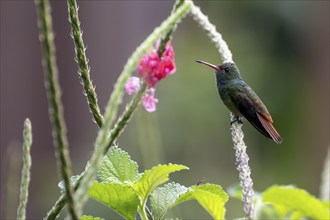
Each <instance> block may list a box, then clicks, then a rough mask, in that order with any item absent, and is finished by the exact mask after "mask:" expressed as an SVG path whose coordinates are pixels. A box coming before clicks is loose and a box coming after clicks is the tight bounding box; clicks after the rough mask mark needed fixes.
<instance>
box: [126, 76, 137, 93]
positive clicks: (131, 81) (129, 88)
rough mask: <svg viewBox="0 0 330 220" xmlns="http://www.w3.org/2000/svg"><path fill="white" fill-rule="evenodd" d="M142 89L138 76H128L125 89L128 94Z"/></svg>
mask: <svg viewBox="0 0 330 220" xmlns="http://www.w3.org/2000/svg"><path fill="white" fill-rule="evenodd" d="M139 89H140V78H138V77H136V76H131V77H130V78H128V80H127V82H126V85H125V90H126V93H127V94H128V95H132V94H134V93H137V92H138V91H139Z"/></svg>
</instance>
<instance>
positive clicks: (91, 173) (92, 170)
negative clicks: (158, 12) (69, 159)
mask: <svg viewBox="0 0 330 220" xmlns="http://www.w3.org/2000/svg"><path fill="white" fill-rule="evenodd" d="M190 7H191V3H190V2H186V1H185V2H184V3H183V4H182V5H181V6H180V7H179V8H178V9H177V10H176V11H175V12H174V13H172V14H171V15H170V16H169V17H168V18H167V19H166V20H165V21H164V22H163V23H162V24H161V25H160V26H159V27H157V28H156V29H155V30H154V31H153V33H151V34H150V35H149V37H148V38H147V39H146V40H145V41H144V42H143V43H142V44H141V45H140V46H139V47H138V48H137V49H136V50H135V52H134V53H133V54H132V56H131V57H130V59H129V60H128V61H127V63H126V65H125V67H124V69H123V72H122V73H121V75H120V76H119V78H118V80H117V82H116V84H115V88H114V91H113V93H112V95H111V97H110V99H109V101H108V104H107V108H106V111H105V114H104V122H103V125H102V128H101V129H100V131H99V133H98V137H97V139H96V143H95V145H94V146H95V151H94V154H93V156H92V158H91V160H90V163H89V164H90V166H86V169H85V171H84V172H83V174H81V176H82V178H81V179H79V180H78V181H77V183H76V185H75V189H77V188H78V184H79V186H81V187H79V188H78V190H77V193H76V198H77V199H79V201H80V202H81V203H80V205H81V206H80V207H79V208H82V206H83V203H85V202H86V200H87V198H88V194H87V193H86V192H87V190H88V189H89V187H90V185H91V182H92V181H93V179H94V178H95V174H96V171H97V169H98V167H99V165H100V162H101V161H102V157H103V156H104V155H105V154H106V152H107V151H108V149H109V148H110V147H111V145H112V144H113V142H114V141H115V140H116V139H117V137H118V136H119V135H120V134H121V132H122V131H123V129H124V128H125V126H126V124H127V122H128V120H129V119H130V118H131V116H132V114H133V112H134V111H135V109H136V107H137V106H138V104H139V102H140V100H141V98H142V95H143V93H144V91H145V90H146V85H145V84H143V85H142V87H141V89H140V91H139V92H138V93H137V94H136V95H135V96H134V98H133V99H132V101H131V102H130V103H129V104H128V105H127V107H126V109H125V111H124V112H123V114H122V115H121V116H120V117H119V119H118V120H117V122H116V124H115V125H114V128H113V129H112V130H111V132H110V136H109V132H108V131H109V130H110V127H111V125H112V123H113V120H114V118H115V116H116V115H117V110H118V106H119V105H120V103H121V100H122V96H123V92H124V86H125V83H126V81H127V79H128V78H129V76H130V75H131V73H132V72H133V71H134V70H135V68H136V66H137V64H138V61H139V60H140V58H141V57H142V56H143V55H144V54H145V53H146V52H148V50H149V48H150V47H151V46H152V45H153V44H154V43H155V42H156V40H157V39H159V38H160V37H161V35H162V34H163V33H164V32H165V33H166V32H167V31H169V30H171V28H173V26H175V25H176V24H177V23H179V22H180V21H181V19H182V18H183V17H184V16H185V15H186V14H187V13H188V12H189V10H190ZM65 203H66V201H65V197H64V196H61V197H60V198H59V199H58V200H57V201H56V203H55V205H54V206H53V207H52V209H51V210H50V211H49V212H48V213H47V216H46V217H45V219H55V218H56V217H57V215H58V213H59V212H60V211H61V209H62V208H63V207H64V205H65Z"/></svg>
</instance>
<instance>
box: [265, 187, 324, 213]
mask: <svg viewBox="0 0 330 220" xmlns="http://www.w3.org/2000/svg"><path fill="white" fill-rule="evenodd" d="M263 201H264V202H269V203H272V204H276V205H281V206H284V207H286V208H288V209H291V210H292V211H295V212H300V213H302V214H303V216H305V217H310V218H314V219H329V217H330V211H329V209H328V208H326V207H325V206H324V204H323V202H322V201H321V200H319V199H317V198H315V197H314V196H312V195H311V194H309V193H308V192H307V191H305V190H302V189H298V188H294V187H292V186H289V187H288V186H272V187H270V188H268V189H267V190H266V191H265V192H264V193H263Z"/></svg>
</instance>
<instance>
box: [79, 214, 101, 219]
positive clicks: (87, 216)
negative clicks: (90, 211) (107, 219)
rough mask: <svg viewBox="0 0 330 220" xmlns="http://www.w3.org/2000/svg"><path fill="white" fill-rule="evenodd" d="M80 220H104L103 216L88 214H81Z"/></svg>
mask: <svg viewBox="0 0 330 220" xmlns="http://www.w3.org/2000/svg"><path fill="white" fill-rule="evenodd" d="M81 220H104V218H100V217H93V216H90V215H83V216H81Z"/></svg>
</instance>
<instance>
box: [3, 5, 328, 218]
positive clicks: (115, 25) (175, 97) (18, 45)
mask: <svg viewBox="0 0 330 220" xmlns="http://www.w3.org/2000/svg"><path fill="white" fill-rule="evenodd" d="M78 3H79V6H80V10H79V13H80V14H79V15H80V19H81V23H82V29H83V31H84V35H83V37H84V41H85V43H86V45H87V46H88V48H87V56H88V58H89V61H90V62H89V63H90V66H91V76H92V79H93V81H94V84H95V85H96V92H97V94H98V97H99V105H100V107H101V109H102V110H103V109H104V107H105V104H106V103H107V100H108V98H109V96H110V94H111V92H112V90H113V85H114V82H115V80H116V79H117V77H118V75H119V74H120V72H121V70H122V68H123V66H124V64H125V63H126V61H127V59H128V58H129V56H130V54H131V53H132V52H133V51H134V50H135V48H136V47H137V46H138V45H139V44H140V43H141V42H142V41H143V40H144V39H145V38H146V37H147V36H148V34H149V33H151V31H152V30H153V29H154V28H155V27H156V26H158V25H159V24H160V23H161V22H162V21H163V20H164V19H165V18H166V17H167V16H168V14H169V13H170V11H171V7H172V2H171V1H79V2H78ZM0 4H1V31H0V34H1V216H0V218H1V219H14V218H15V216H16V207H17V203H18V189H19V183H20V172H21V171H20V169H21V157H22V155H21V154H22V153H21V142H22V127H23V121H24V119H25V118H26V117H29V118H30V119H31V121H32V125H33V145H32V160H33V161H32V181H31V185H30V195H29V202H28V207H27V217H28V219H40V218H42V217H43V216H44V215H45V213H46V211H48V210H49V208H50V207H51V206H52V205H53V203H54V202H55V200H56V199H57V198H58V196H59V194H60V192H59V189H58V187H57V183H58V182H59V178H58V175H57V170H56V163H55V158H54V149H53V146H52V138H51V127H50V122H49V119H48V110H47V99H46V95H45V89H44V83H43V80H44V77H43V72H42V67H41V48H40V43H39V40H38V29H37V22H36V21H37V16H36V9H35V6H34V3H33V1H32V0H31V1H9V0H8V1H7V0H2V1H1V2H0ZM196 4H197V5H199V6H201V9H202V11H203V12H204V13H205V14H207V15H208V16H209V19H210V20H211V22H212V23H214V24H215V25H216V26H217V30H218V31H219V32H220V33H222V35H223V37H224V39H225V40H226V41H227V43H228V45H229V48H230V49H231V51H232V53H233V55H234V60H235V62H236V63H237V65H238V66H239V68H240V70H241V73H242V76H243V78H244V79H245V81H246V82H247V83H249V84H250V85H251V87H252V88H253V89H254V90H255V91H256V92H257V93H258V94H259V96H260V97H261V98H262V100H263V101H264V103H265V104H266V105H267V107H268V109H269V110H270V112H271V114H272V116H273V119H274V121H275V126H276V128H278V131H279V132H280V134H281V135H282V137H283V138H284V143H283V144H281V145H276V144H274V143H273V142H272V141H269V140H267V139H266V138H264V137H263V136H262V135H261V134H259V133H258V132H257V131H256V130H255V129H254V128H253V127H252V126H251V125H250V124H248V123H245V125H244V127H243V129H244V131H245V141H246V144H247V145H248V153H249V156H250V165H251V168H252V178H253V180H254V188H255V190H256V191H263V190H265V189H266V188H267V187H268V186H270V185H272V184H295V185H297V186H298V187H300V188H303V189H306V190H308V191H309V192H310V193H312V194H313V195H315V196H318V194H319V184H320V175H321V172H322V166H323V161H324V158H325V155H326V152H327V148H328V145H329V1H196ZM51 6H52V15H53V25H54V30H55V34H56V38H55V43H56V49H57V64H58V67H59V75H60V76H59V77H60V83H61V86H62V90H63V96H62V100H63V103H64V108H65V109H64V110H65V119H66V122H67V128H68V138H69V142H70V151H71V152H70V155H71V158H72V161H73V169H74V173H80V172H81V171H82V170H83V168H84V166H85V163H86V161H87V159H88V158H89V157H90V156H91V152H92V148H93V147H92V146H93V143H94V140H95V138H96V135H97V131H98V128H97V126H96V124H94V123H93V122H92V120H91V115H90V113H89V110H88V106H87V104H86V100H85V97H84V96H83V94H82V86H81V85H80V80H79V78H78V75H77V65H76V63H75V62H74V60H73V58H74V48H73V42H72V39H71V38H70V25H69V22H68V14H67V6H66V2H65V1H51ZM173 45H174V48H175V52H176V64H177V71H176V74H174V75H172V76H169V77H168V78H167V79H165V80H163V81H162V82H161V83H159V84H158V86H157V91H156V97H157V98H158V99H159V104H158V109H157V111H156V112H154V113H147V112H145V111H144V109H142V108H139V110H138V111H137V113H136V114H135V115H134V118H133V119H132V121H131V122H130V124H129V126H128V127H127V129H126V130H125V132H124V133H123V135H122V136H121V137H120V139H119V141H118V143H119V146H120V147H121V148H123V149H124V150H126V151H128V153H129V154H130V155H131V157H132V159H134V160H135V161H137V162H138V163H139V165H140V171H143V170H144V169H145V168H151V167H152V166H153V165H156V164H158V163H178V164H183V165H186V166H188V167H190V170H189V171H182V172H181V173H175V174H173V175H172V176H171V177H172V179H173V180H174V181H176V182H179V183H181V184H184V185H187V186H190V185H193V184H196V183H197V182H199V181H204V182H211V183H216V184H220V185H221V186H223V187H224V188H227V187H229V186H230V185H232V184H234V183H237V182H238V174H237V171H236V167H235V158H234V150H233V148H232V140H231V135H230V118H229V111H228V110H227V109H226V108H225V106H224V105H223V104H222V103H221V101H220V99H219V97H218V93H217V90H216V87H215V79H214V74H213V71H212V70H210V69H208V68H206V67H205V66H202V65H199V64H197V63H196V62H195V60H196V59H202V60H205V61H208V62H211V63H214V64H220V63H221V60H220V57H219V54H218V52H217V50H216V49H215V48H214V46H213V44H212V43H211V42H210V41H209V39H208V38H207V36H206V35H205V33H204V32H203V31H202V30H201V29H200V28H199V27H198V25H197V24H196V23H195V22H194V21H193V20H192V18H191V17H190V16H188V17H186V18H185V19H184V20H183V22H182V23H181V24H180V25H179V27H178V29H177V31H176V32H175V34H174V38H173ZM128 100H129V98H128V97H126V98H125V102H126V101H128ZM121 109H123V106H122V107H121ZM85 213H86V214H90V215H94V216H101V217H106V218H107V219H116V218H120V216H119V215H117V214H116V213H113V212H112V211H111V210H109V209H107V208H105V207H104V206H103V205H101V204H97V203H96V202H94V201H90V202H89V203H88V205H87V207H86V209H85ZM242 215H243V212H242V203H241V202H240V201H237V200H230V201H229V202H228V203H227V218H228V219H231V218H234V217H240V216H242ZM171 216H172V217H173V216H177V217H180V218H186V219H187V218H194V219H203V218H204V219H207V218H209V216H208V214H206V212H205V211H204V210H203V209H202V208H201V207H200V206H199V205H198V204H197V203H196V202H188V203H184V204H181V205H180V206H178V207H176V208H174V210H173V212H172V214H171V213H170V214H169V215H168V217H171Z"/></svg>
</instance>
